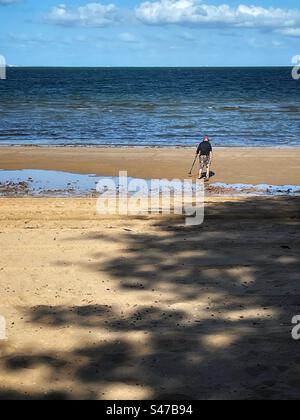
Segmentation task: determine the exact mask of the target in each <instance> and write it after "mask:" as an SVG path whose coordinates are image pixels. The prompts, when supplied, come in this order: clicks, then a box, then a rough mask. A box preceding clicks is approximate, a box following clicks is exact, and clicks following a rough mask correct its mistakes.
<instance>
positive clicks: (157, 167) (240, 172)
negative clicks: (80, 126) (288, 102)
mask: <svg viewBox="0 0 300 420" xmlns="http://www.w3.org/2000/svg"><path fill="white" fill-rule="evenodd" d="M194 156H195V148H191V147H186V148H182V147H179V148H145V147H140V148H133V147H126V148H120V147H113V148H111V147H79V146H78V147H66V146H63V147H36V146H31V147H24V146H22V147H21V146H20V147H15V146H14V147H4V146H3V147H1V148H0V169H1V170H25V169H26V170H45V171H56V172H68V173H74V174H82V175H90V174H94V175H97V176H107V177H111V176H114V177H115V176H118V175H119V172H120V171H127V172H128V176H129V177H131V178H139V179H180V180H183V179H187V178H188V172H189V170H190V168H191V165H192V162H193V159H194ZM197 170H198V164H197V165H196V166H195V169H194V172H193V177H194V179H195V178H196V177H197ZM211 170H212V171H213V172H214V176H213V177H212V178H211V182H212V183H225V184H253V185H258V184H270V185H300V149H299V148H284V149H278V148H257V147H256V148H248V147H243V148H241V147H236V148H224V147H215V148H214V159H213V164H212V167H211Z"/></svg>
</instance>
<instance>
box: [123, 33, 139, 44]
mask: <svg viewBox="0 0 300 420" xmlns="http://www.w3.org/2000/svg"><path fill="white" fill-rule="evenodd" d="M119 39H120V40H121V41H123V42H128V43H134V42H136V37H135V35H133V34H131V33H130V32H123V33H121V34H120V35H119Z"/></svg>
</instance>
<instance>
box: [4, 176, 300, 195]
mask: <svg viewBox="0 0 300 420" xmlns="http://www.w3.org/2000/svg"><path fill="white" fill-rule="evenodd" d="M104 180H110V181H112V182H113V183H114V185H115V186H116V189H117V190H120V189H121V182H120V179H119V177H104V176H97V175H81V174H73V173H68V172H57V171H45V170H17V171H5V170H0V196H2V197H5V196H27V195H29V196H50V197H56V196H58V197H59V196H90V195H92V196H96V195H97V194H98V193H97V191H96V187H97V184H98V182H99V181H104ZM121 180H122V179H121ZM132 181H141V182H143V183H144V185H145V184H146V187H147V188H148V189H149V191H151V192H152V193H153V191H154V190H153V189H152V186H151V181H150V180H138V179H134V178H128V179H127V183H128V186H129V192H132V193H134V192H136V189H135V188H136V185H137V184H138V182H134V183H132ZM102 184H103V185H102V190H103V192H104V191H106V190H109V187H107V189H106V188H103V186H105V182H104V183H102ZM161 185H164V187H166V188H167V189H168V188H169V189H172V187H170V185H168V184H161ZM174 185H175V184H174ZM176 186H177V187H181V184H180V183H178V182H177V183H176V185H175V187H176ZM147 188H146V191H148V190H147ZM206 193H207V195H209V196H216V195H260V196H266V195H269V196H276V195H288V196H299V195H300V186H297V185H283V186H277V185H267V184H260V185H251V184H224V183H212V184H207V186H206Z"/></svg>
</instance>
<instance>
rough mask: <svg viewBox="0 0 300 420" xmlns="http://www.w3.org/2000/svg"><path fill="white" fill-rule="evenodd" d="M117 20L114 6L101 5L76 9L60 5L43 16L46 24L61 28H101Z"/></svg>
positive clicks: (89, 5)
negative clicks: (60, 26)
mask: <svg viewBox="0 0 300 420" xmlns="http://www.w3.org/2000/svg"><path fill="white" fill-rule="evenodd" d="M118 19H119V17H118V9H117V7H116V6H115V5H114V4H108V5H103V4H101V3H88V4H86V5H85V6H81V7H78V8H76V9H71V8H68V7H67V6H66V5H64V4H60V5H59V6H56V7H54V8H53V9H52V10H51V11H50V13H48V14H47V15H45V16H44V20H45V21H46V22H48V23H53V24H55V25H62V26H94V27H103V26H107V25H110V24H113V23H114V22H116V21H118Z"/></svg>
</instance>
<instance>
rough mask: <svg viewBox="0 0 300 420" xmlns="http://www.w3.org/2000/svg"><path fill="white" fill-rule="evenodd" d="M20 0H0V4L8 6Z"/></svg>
mask: <svg viewBox="0 0 300 420" xmlns="http://www.w3.org/2000/svg"><path fill="white" fill-rule="evenodd" d="M19 1H20V0H0V6H8V5H9V4H14V3H19Z"/></svg>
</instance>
